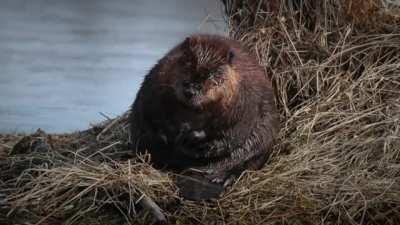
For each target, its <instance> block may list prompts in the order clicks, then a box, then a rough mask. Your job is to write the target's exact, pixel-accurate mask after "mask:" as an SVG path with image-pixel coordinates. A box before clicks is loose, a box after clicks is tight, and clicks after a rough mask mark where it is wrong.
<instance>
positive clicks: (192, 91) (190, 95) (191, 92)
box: [183, 87, 197, 99]
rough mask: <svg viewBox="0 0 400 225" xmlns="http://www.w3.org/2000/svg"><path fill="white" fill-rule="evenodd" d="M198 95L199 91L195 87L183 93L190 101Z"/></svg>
mask: <svg viewBox="0 0 400 225" xmlns="http://www.w3.org/2000/svg"><path fill="white" fill-rule="evenodd" d="M196 93H197V90H196V89H194V88H193V87H190V88H186V89H185V90H184V91H183V94H184V95H185V97H186V98H188V99H191V98H193V96H195V95H196Z"/></svg>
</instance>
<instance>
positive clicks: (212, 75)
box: [208, 71, 219, 79]
mask: <svg viewBox="0 0 400 225" xmlns="http://www.w3.org/2000/svg"><path fill="white" fill-rule="evenodd" d="M218 75H219V73H218V71H211V72H209V73H208V79H215V78H217V77H218Z"/></svg>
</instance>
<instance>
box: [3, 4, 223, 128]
mask: <svg viewBox="0 0 400 225" xmlns="http://www.w3.org/2000/svg"><path fill="white" fill-rule="evenodd" d="M222 14H223V13H222V6H221V5H220V4H219V1H215V0H201V1H198V0H168V1H165V0H116V1H109V0H35V1H30V0H2V1H0V132H27V133H29V132H33V131H35V130H36V129H37V128H42V129H44V130H45V131H47V132H56V133H63V132H71V131H76V130H80V129H85V128H88V127H89V124H90V123H96V122H98V121H101V120H103V119H104V117H103V116H102V115H101V114H100V113H104V114H105V115H107V116H109V117H115V116H117V115H120V114H122V113H123V112H125V111H126V110H127V109H128V108H129V106H130V104H131V103H132V102H133V100H134V98H135V95H136V92H137V90H138V88H139V85H140V83H141V81H142V79H143V77H144V75H146V73H147V72H148V71H149V69H150V68H151V67H152V65H154V64H155V63H156V61H157V60H158V59H159V58H160V57H162V56H163V55H164V54H165V53H166V52H167V51H168V50H169V49H170V48H172V47H173V46H174V45H175V44H177V43H178V42H179V41H181V40H182V39H183V38H184V37H186V36H187V35H189V34H191V33H194V32H201V33H205V32H206V33H218V34H225V32H226V27H225V24H224V18H223V16H222Z"/></svg>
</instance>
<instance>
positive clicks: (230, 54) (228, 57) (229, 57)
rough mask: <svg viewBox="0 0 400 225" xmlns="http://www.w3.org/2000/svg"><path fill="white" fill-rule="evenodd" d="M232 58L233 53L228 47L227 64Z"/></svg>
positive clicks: (233, 56)
mask: <svg viewBox="0 0 400 225" xmlns="http://www.w3.org/2000/svg"><path fill="white" fill-rule="evenodd" d="M234 58H235V53H234V52H233V51H232V50H231V49H229V50H228V52H227V54H226V61H227V62H228V64H232V62H233V59H234Z"/></svg>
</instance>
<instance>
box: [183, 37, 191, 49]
mask: <svg viewBox="0 0 400 225" xmlns="http://www.w3.org/2000/svg"><path fill="white" fill-rule="evenodd" d="M182 48H183V49H190V37H187V38H186V39H185V40H184V41H183V42H182Z"/></svg>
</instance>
